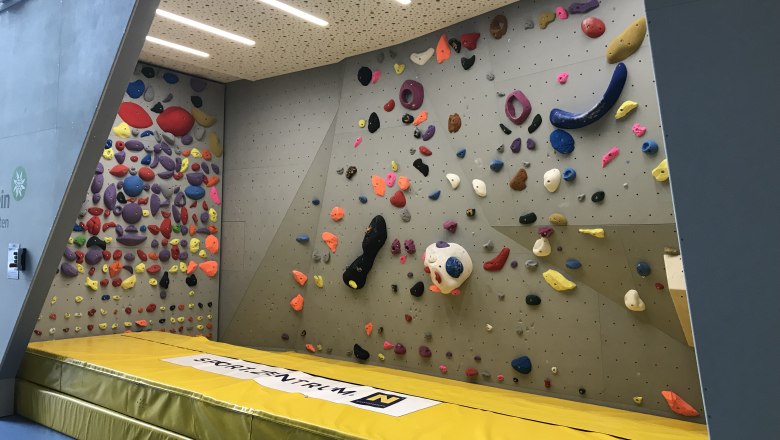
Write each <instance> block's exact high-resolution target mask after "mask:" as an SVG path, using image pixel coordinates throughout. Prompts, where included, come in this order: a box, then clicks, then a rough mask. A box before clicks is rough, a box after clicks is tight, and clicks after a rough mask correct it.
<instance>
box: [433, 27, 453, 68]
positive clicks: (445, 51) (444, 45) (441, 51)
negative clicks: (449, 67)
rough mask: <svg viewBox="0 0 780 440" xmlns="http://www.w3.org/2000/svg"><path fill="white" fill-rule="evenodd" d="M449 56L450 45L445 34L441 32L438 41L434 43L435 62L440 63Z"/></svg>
mask: <svg viewBox="0 0 780 440" xmlns="http://www.w3.org/2000/svg"><path fill="white" fill-rule="evenodd" d="M449 58H450V45H449V43H448V42H447V36H446V35H444V34H441V37H439V43H438V44H437V45H436V62H437V63H439V64H441V63H443V62H445V61H447V60H448V59H449Z"/></svg>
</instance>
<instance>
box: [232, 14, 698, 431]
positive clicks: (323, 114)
mask: <svg viewBox="0 0 780 440" xmlns="http://www.w3.org/2000/svg"><path fill="white" fill-rule="evenodd" d="M643 17H644V5H643V2H642V1H641V0H630V1H620V2H618V1H616V0H612V1H609V0H604V1H603V2H601V4H599V3H598V2H596V1H589V2H584V3H581V4H572V5H571V6H568V5H565V6H564V7H560V8H558V4H556V3H553V2H548V1H523V2H518V3H516V4H514V5H511V6H508V7H505V8H502V9H499V10H497V11H494V12H492V13H489V14H486V15H484V16H481V17H477V18H475V19H472V20H469V21H466V22H463V23H460V24H458V25H456V26H452V27H450V28H446V29H443V30H442V31H441V32H437V33H434V34H431V35H428V36H425V37H421V38H418V39H415V40H412V41H410V42H407V43H405V44H402V45H399V46H393V47H390V48H387V49H385V50H382V51H379V52H373V53H367V54H364V55H361V56H357V57H353V58H349V59H346V60H344V61H342V62H341V63H339V64H338V65H337V68H338V70H337V71H335V70H334V67H328V68H323V69H315V70H312V71H307V72H301V73H298V74H295V75H294V76H287V77H283V78H277V79H273V80H269V81H262V82H258V83H245V82H239V83H235V84H230V85H229V86H228V92H227V95H228V100H227V106H228V109H227V113H228V114H229V115H232V114H236V115H238V114H241V115H242V118H243V121H245V123H241V124H230V126H229V127H228V129H229V130H228V132H227V133H226V136H227V139H228V141H229V143H230V144H231V146H235V148H232V149H231V151H230V152H229V153H228V154H227V157H228V159H227V161H228V162H229V163H233V164H236V166H238V164H239V163H240V164H244V165H243V168H244V173H246V178H245V179H243V180H241V181H240V183H239V182H238V181H236V182H235V183H233V182H231V180H232V179H233V174H232V173H231V174H230V176H229V177H228V183H227V185H228V186H226V191H225V203H226V206H229V207H230V208H229V209H230V210H231V215H230V216H228V215H226V221H230V222H231V225H233V226H232V227H231V228H230V230H229V232H228V230H227V229H226V232H225V240H226V242H229V243H241V244H242V245H243V248H242V250H241V252H242V253H244V254H246V253H248V252H257V253H255V254H254V255H253V258H254V259H253V261H252V263H251V264H250V263H248V262H247V258H241V255H240V254H236V255H234V256H233V257H231V258H235V261H236V262H238V261H239V260H240V261H241V262H242V263H243V269H242V280H241V281H240V282H236V287H237V288H235V289H230V290H227V289H225V290H223V292H222V300H223V302H224V303H226V304H228V303H230V304H232V307H231V308H232V310H233V311H234V312H231V314H230V316H223V320H222V324H221V325H222V329H221V333H220V334H221V337H222V339H223V340H224V341H225V342H230V343H236V344H241V345H246V346H252V347H262V348H273V349H286V350H296V351H304V352H305V351H306V350H308V351H309V352H312V353H313V354H314V355H318V356H325V357H331V358H335V359H342V360H350V361H353V362H362V363H365V364H372V365H382V366H385V367H390V368H399V369H404V370H411V371H416V372H420V373H425V374H431V375H444V376H446V377H449V378H452V379H456V380H467V381H472V382H475V383H479V384H483V385H490V386H497V387H501V388H506V389H511V390H518V391H526V392H534V393H540V394H545V395H550V396H555V397H561V398H566V399H580V400H583V401H587V402H591V403H598V404H603V405H609V406H615V407H620V408H625V409H630V410H636V411H642V412H649V413H655V414H660V415H665V416H670V417H681V416H687V417H693V419H694V420H701V419H700V418H697V412H696V409H698V410H701V408H702V406H701V397H700V392H699V382H698V376H697V369H696V360H695V355H694V351H693V349H692V348H691V347H689V346H688V344H687V343H686V339H685V334H684V332H683V329H682V327H681V324H680V321H679V320H678V318H677V314H676V312H675V308H674V304H673V302H672V299H671V297H670V293H669V291H668V289H667V288H666V284H667V279H666V274H665V269H664V265H663V261H664V259H663V257H664V252H668V253H674V252H675V249H674V248H675V247H676V245H677V235H676V230H675V225H674V216H673V210H672V203H671V198H670V193H669V184H668V171H667V170H666V163H665V161H664V157H665V155H664V149H663V133H662V131H661V125H660V118H659V113H658V107H657V100H656V94H655V93H656V92H655V84H654V76H653V66H652V59H651V56H650V47H649V45H650V41H649V38H648V37H646V29H645V23H644V21H643V20H642V19H643ZM453 39H454V40H453ZM334 77H335V79H334ZM268 108H273V109H275V110H273V111H268V110H263V109H268ZM313 136H315V137H313ZM288 156H289V157H290V159H288V161H284V160H282V161H280V162H279V163H278V164H276V165H271V164H267V162H266V161H267V160H268V161H271V162H272V163H276V162H277V161H278V160H279V158H284V157H288ZM292 156H296V158H294V159H293V158H291V157H292ZM290 162H293V163H294V165H293V164H292V163H290ZM307 163H308V164H310V165H309V166H308V168H306V169H305V170H303V171H301V170H302V168H303V166H304V164H307ZM293 166H295V172H290V173H284V172H280V170H277V169H275V167H293ZM266 173H275V174H274V177H273V178H270V177H268V176H266V177H257V176H258V174H266ZM255 179H264V181H267V182H268V185H257V184H255ZM258 194H259V195H258ZM253 198H255V200H263V202H261V203H258V202H254V201H253V200H252V199H253ZM280 206H283V207H286V208H287V209H286V211H284V212H283V213H280V212H279V209H280V208H279V207H280ZM249 212H252V213H254V214H253V215H252V216H250V215H247V213H249ZM380 216H381V217H380ZM250 217H251V218H250ZM266 218H268V219H269V221H268V222H265V219H266ZM249 224H253V225H266V226H265V227H262V229H261V230H262V235H263V238H262V239H259V238H258V237H257V235H260V234H257V231H258V230H259V229H258V228H257V227H256V226H253V227H249V226H248V225H249ZM257 240H263V244H264V247H263V248H261V249H259V250H255V251H251V250H250V243H251V242H253V241H257ZM226 247H227V245H226ZM461 247H462V248H461ZM426 248H428V250H427V252H426ZM666 248H668V249H666ZM226 252H232V251H230V250H227V251H226ZM464 252H465V253H467V254H468V255H469V256H465V255H464ZM426 257H427V258H426ZM424 262H425V263H426V264H425V265H424ZM470 262H471V264H470ZM426 266H427V270H426ZM472 266H473V268H472ZM469 273H470V276H469ZM464 280H465V281H464ZM461 284H462V285H461ZM440 292H449V293H448V294H445V293H440Z"/></svg>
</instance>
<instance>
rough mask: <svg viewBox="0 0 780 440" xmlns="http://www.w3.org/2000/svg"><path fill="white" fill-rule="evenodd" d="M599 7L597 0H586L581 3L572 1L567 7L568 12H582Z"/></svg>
mask: <svg viewBox="0 0 780 440" xmlns="http://www.w3.org/2000/svg"><path fill="white" fill-rule="evenodd" d="M598 7H599V0H588V1H586V2H582V3H576V2H575V3H572V4H570V5H569V7H568V8H567V9H568V11H569V14H584V13H586V12H590V11H592V10H594V9H596V8H598Z"/></svg>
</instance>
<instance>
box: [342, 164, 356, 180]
mask: <svg viewBox="0 0 780 440" xmlns="http://www.w3.org/2000/svg"><path fill="white" fill-rule="evenodd" d="M355 174H357V167H356V166H354V165H350V166H348V167H347V173H346V174H345V175H346V176H347V180H352V177H354V176H355Z"/></svg>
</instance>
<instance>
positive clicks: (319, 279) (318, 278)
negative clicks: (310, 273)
mask: <svg viewBox="0 0 780 440" xmlns="http://www.w3.org/2000/svg"><path fill="white" fill-rule="evenodd" d="M314 284H315V285H316V286H317V287H319V288H320V289H322V286H323V285H324V284H325V283H324V281H323V279H322V275H314Z"/></svg>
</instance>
